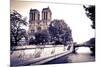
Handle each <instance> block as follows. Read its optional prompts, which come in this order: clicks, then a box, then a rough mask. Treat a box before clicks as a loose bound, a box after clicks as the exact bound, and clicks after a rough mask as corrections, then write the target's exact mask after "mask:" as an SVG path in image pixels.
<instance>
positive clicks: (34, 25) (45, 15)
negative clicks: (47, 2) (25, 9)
mask: <svg viewBox="0 0 100 67" xmlns="http://www.w3.org/2000/svg"><path fill="white" fill-rule="evenodd" d="M41 13H42V16H41V19H40V12H39V11H38V10H37V9H30V14H29V15H30V18H29V32H30V33H32V32H39V31H41V30H46V29H47V28H48V26H49V24H50V22H51V19H52V12H51V10H50V8H49V7H48V8H43V9H42V12H41Z"/></svg>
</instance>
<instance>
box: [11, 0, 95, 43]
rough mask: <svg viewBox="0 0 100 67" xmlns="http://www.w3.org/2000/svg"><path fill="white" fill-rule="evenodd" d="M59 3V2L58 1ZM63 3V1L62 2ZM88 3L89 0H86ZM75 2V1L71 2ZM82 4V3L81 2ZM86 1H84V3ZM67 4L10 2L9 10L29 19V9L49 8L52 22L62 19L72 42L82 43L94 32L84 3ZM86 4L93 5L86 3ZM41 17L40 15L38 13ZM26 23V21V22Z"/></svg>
mask: <svg viewBox="0 0 100 67" xmlns="http://www.w3.org/2000/svg"><path fill="white" fill-rule="evenodd" d="M58 1H59V2H60V0H58ZM62 1H63V0H62ZM87 1H90V0H87ZM73 2H75V1H73ZM81 2H82V1H81ZM85 2H86V1H84V3H85ZM79 3H80V2H79V0H77V3H76V2H75V4H72V3H71V2H69V3H66V4H65V3H64V2H62V4H61V3H58V4H57V3H48V2H38V1H12V0H11V10H16V11H18V12H19V13H20V14H21V15H22V16H24V17H27V19H29V11H30V9H31V8H32V9H38V10H39V11H40V12H41V11H42V9H43V8H47V7H48V6H49V8H50V9H51V11H52V20H54V19H59V20H60V19H63V20H64V21H65V22H66V24H68V26H69V27H70V28H71V29H72V37H73V40H74V42H77V43H82V42H85V41H87V40H89V39H90V38H92V37H94V36H95V31H94V30H93V29H92V28H91V26H90V25H91V24H92V22H91V20H90V19H89V18H88V17H87V16H86V14H85V10H84V8H83V5H82V4H84V3H81V4H79ZM87 4H93V3H92V2H88V3H86V5H87ZM40 16H41V13H40ZM27 21H28V20H27Z"/></svg>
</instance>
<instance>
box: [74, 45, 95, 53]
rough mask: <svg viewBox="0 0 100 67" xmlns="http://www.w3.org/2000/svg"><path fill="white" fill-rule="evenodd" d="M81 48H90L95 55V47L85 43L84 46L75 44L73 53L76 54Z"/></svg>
mask: <svg viewBox="0 0 100 67" xmlns="http://www.w3.org/2000/svg"><path fill="white" fill-rule="evenodd" d="M79 47H88V48H90V51H91V52H92V53H95V45H92V44H87V43H84V44H74V45H73V53H75V52H76V50H77V49H78V48H79Z"/></svg>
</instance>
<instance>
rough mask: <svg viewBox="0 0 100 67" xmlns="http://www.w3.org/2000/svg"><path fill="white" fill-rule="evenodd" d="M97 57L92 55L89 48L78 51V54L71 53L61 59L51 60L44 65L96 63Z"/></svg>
mask: <svg viewBox="0 0 100 67" xmlns="http://www.w3.org/2000/svg"><path fill="white" fill-rule="evenodd" d="M94 61H95V57H94V56H92V55H91V52H90V51H89V49H88V48H85V49H84V50H83V48H81V49H78V50H77V52H76V53H71V54H68V55H65V56H62V57H60V58H57V59H54V60H51V61H49V62H47V63H44V64H60V63H80V62H94Z"/></svg>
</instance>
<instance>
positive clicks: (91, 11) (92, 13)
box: [83, 5, 95, 29]
mask: <svg viewBox="0 0 100 67" xmlns="http://www.w3.org/2000/svg"><path fill="white" fill-rule="evenodd" d="M83 7H84V9H85V11H86V15H87V17H88V18H89V19H91V21H92V28H93V29H95V6H94V5H90V6H88V7H86V6H85V5H84V6H83Z"/></svg>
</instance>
